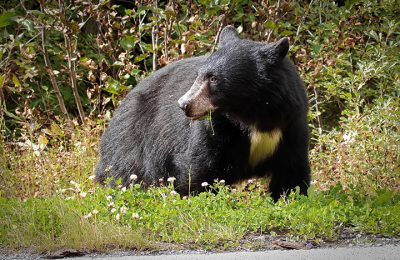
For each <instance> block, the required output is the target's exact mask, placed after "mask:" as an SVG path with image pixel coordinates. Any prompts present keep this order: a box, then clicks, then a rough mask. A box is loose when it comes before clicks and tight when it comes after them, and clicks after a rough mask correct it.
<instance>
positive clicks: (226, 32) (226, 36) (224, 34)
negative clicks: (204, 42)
mask: <svg viewBox="0 0 400 260" xmlns="http://www.w3.org/2000/svg"><path fill="white" fill-rule="evenodd" d="M239 39H240V38H239V35H238V32H237V31H236V28H235V27H233V26H232V25H228V26H226V27H225V28H224V29H222V31H221V33H220V34H219V40H218V46H219V47H222V46H225V45H227V44H228V43H230V42H232V41H236V40H239Z"/></svg>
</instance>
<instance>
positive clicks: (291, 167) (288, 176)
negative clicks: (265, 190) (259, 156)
mask: <svg viewBox="0 0 400 260" xmlns="http://www.w3.org/2000/svg"><path fill="white" fill-rule="evenodd" d="M274 157H275V158H274V160H273V165H272V167H271V171H272V175H271V182H270V187H269V190H270V192H271V196H272V198H273V199H274V201H277V200H278V199H279V198H280V197H281V196H282V195H286V194H288V193H290V191H291V190H293V189H295V188H296V187H299V188H300V193H301V194H304V195H307V189H308V187H309V185H310V164H309V160H308V129H304V130H303V131H295V132H292V133H286V135H284V137H283V138H282V140H281V144H280V145H279V148H278V150H277V152H276V154H275V156H274Z"/></svg>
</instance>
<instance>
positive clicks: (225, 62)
mask: <svg viewBox="0 0 400 260" xmlns="http://www.w3.org/2000/svg"><path fill="white" fill-rule="evenodd" d="M288 49H289V43H288V39H287V38H283V39H281V40H279V41H278V42H276V43H274V44H266V43H261V42H254V41H250V40H243V39H240V38H239V36H238V33H237V31H236V29H235V28H234V27H233V26H227V27H225V28H224V29H223V30H222V31H221V33H220V36H219V43H218V51H216V52H214V53H212V54H211V55H210V56H208V57H207V59H206V60H205V62H204V64H203V65H202V67H201V68H200V69H199V71H198V74H197V78H196V80H195V82H194V83H193V85H192V86H191V88H190V89H189V91H187V92H186V93H185V94H184V95H183V96H182V97H181V98H180V99H179V101H178V104H179V107H180V108H181V109H182V110H183V111H184V112H185V114H186V116H187V117H190V118H192V119H198V118H201V117H204V116H205V115H207V114H208V113H210V112H215V113H222V114H227V115H230V116H233V117H238V118H240V119H241V118H243V117H244V118H247V119H250V118H251V115H246V114H250V113H254V111H255V110H257V109H268V106H271V105H273V104H272V103H273V102H274V101H277V100H279V98H280V97H279V96H280V94H279V90H274V88H276V87H277V85H279V84H280V82H277V81H281V80H284V79H281V78H280V76H278V75H277V73H276V72H275V71H276V68H279V67H282V65H280V63H281V62H282V60H283V59H284V58H285V57H286V55H287V52H288ZM278 74H279V73H278ZM249 111H252V112H249ZM250 121H251V120H250Z"/></svg>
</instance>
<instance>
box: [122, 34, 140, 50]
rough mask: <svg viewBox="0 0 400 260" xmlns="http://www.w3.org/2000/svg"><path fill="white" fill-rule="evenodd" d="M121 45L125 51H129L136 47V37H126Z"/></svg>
mask: <svg viewBox="0 0 400 260" xmlns="http://www.w3.org/2000/svg"><path fill="white" fill-rule="evenodd" d="M119 43H120V44H121V47H122V48H123V49H124V50H126V51H129V50H131V49H133V48H134V47H135V44H136V37H135V36H133V35H125V36H124V37H123V38H122V39H121V41H120V42H119Z"/></svg>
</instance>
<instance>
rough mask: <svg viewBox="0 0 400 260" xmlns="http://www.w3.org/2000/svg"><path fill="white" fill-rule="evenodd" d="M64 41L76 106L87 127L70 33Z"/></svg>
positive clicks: (60, 2) (62, 0)
mask: <svg viewBox="0 0 400 260" xmlns="http://www.w3.org/2000/svg"><path fill="white" fill-rule="evenodd" d="M58 3H59V6H60V11H61V15H62V16H63V17H64V21H65V20H66V19H67V17H66V13H65V8H64V0H59V2H58ZM63 27H64V28H65V27H66V26H65V24H63ZM64 40H65V47H66V52H67V57H68V68H69V75H70V79H71V88H72V93H73V94H74V99H75V103H76V106H77V108H78V112H79V117H80V119H81V122H82V124H83V125H86V122H85V111H84V110H83V107H82V102H81V98H80V97H79V92H78V86H77V84H76V62H75V61H76V57H72V56H73V55H74V52H75V51H74V50H73V49H72V44H71V37H70V35H69V33H68V32H65V33H64Z"/></svg>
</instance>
